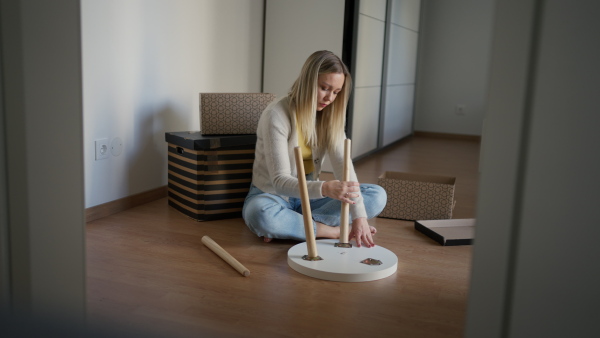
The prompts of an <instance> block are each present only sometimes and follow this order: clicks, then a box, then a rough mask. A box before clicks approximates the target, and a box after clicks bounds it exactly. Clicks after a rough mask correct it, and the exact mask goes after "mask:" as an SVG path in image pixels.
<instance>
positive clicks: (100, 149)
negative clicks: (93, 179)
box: [95, 138, 109, 161]
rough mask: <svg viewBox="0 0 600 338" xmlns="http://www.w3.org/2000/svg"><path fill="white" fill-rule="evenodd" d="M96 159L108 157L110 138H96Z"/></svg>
mask: <svg viewBox="0 0 600 338" xmlns="http://www.w3.org/2000/svg"><path fill="white" fill-rule="evenodd" d="M95 143H96V161H98V160H103V159H106V158H108V151H109V149H108V139H107V138H103V139H100V140H96V142H95Z"/></svg>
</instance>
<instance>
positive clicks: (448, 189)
mask: <svg viewBox="0 0 600 338" xmlns="http://www.w3.org/2000/svg"><path fill="white" fill-rule="evenodd" d="M455 182H456V178H454V177H447V176H435V175H421V174H410V173H401V172H393V171H386V172H385V173H383V174H382V175H381V176H379V179H378V182H377V183H378V184H379V185H380V186H381V187H382V188H383V189H384V190H385V191H386V192H387V195H388V200H387V204H386V206H385V208H384V209H383V211H382V212H381V214H380V215H379V217H386V218H396V219H403V220H411V221H414V220H419V219H427V220H430V219H449V218H452V210H453V209H454V184H455Z"/></svg>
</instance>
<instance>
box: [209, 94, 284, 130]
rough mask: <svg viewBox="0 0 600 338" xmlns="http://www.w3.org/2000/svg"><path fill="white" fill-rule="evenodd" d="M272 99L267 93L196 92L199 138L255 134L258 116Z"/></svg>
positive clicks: (272, 96)
mask: <svg viewBox="0 0 600 338" xmlns="http://www.w3.org/2000/svg"><path fill="white" fill-rule="evenodd" d="M273 100H275V94H269V93H200V127H201V128H200V129H201V132H202V135H232V134H256V128H257V127H258V120H259V119H260V115H261V114H262V112H263V110H265V108H266V107H267V106H268V105H269V103H271V102H272V101H273Z"/></svg>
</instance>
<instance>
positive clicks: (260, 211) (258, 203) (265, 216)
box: [242, 194, 285, 232]
mask: <svg viewBox="0 0 600 338" xmlns="http://www.w3.org/2000/svg"><path fill="white" fill-rule="evenodd" d="M284 209H285V206H284V205H283V204H282V203H281V202H280V201H278V200H277V198H275V197H274V196H269V195H267V194H265V195H259V196H255V197H253V198H251V199H250V200H248V201H246V203H245V204H244V208H243V210H242V216H243V218H244V221H246V224H247V225H249V226H250V227H251V228H252V229H255V230H258V229H262V230H263V231H267V232H268V228H269V227H270V225H271V224H273V221H274V220H275V219H276V218H277V214H278V213H280V212H281V211H283V210H284Z"/></svg>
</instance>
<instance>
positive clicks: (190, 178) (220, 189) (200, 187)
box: [165, 132, 256, 221]
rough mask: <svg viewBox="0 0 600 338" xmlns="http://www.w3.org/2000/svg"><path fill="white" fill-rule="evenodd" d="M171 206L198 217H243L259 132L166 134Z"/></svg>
mask: <svg viewBox="0 0 600 338" xmlns="http://www.w3.org/2000/svg"><path fill="white" fill-rule="evenodd" d="M165 139H166V141H167V143H168V150H169V151H168V162H169V163H168V178H169V180H168V190H169V205H170V206H172V207H173V208H175V209H177V210H179V211H180V212H182V213H183V214H185V215H187V216H189V217H191V218H193V219H195V220H197V221H209V220H217V219H225V218H236V217H241V216H242V207H243V205H244V199H245V198H246V195H247V194H248V190H249V189H250V183H251V181H252V165H253V163H254V148H255V145H256V135H236V136H202V135H201V134H200V132H172V133H166V134H165Z"/></svg>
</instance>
